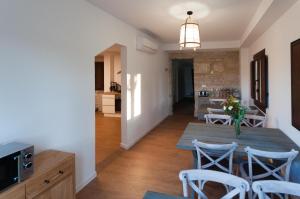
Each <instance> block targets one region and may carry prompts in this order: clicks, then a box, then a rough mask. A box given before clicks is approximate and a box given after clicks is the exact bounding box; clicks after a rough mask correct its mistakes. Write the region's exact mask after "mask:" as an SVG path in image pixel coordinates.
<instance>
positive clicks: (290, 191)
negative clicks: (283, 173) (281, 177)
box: [252, 180, 300, 199]
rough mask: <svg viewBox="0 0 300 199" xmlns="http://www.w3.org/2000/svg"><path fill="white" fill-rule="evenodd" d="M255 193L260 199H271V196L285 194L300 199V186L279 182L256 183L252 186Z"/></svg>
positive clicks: (263, 181)
mask: <svg viewBox="0 0 300 199" xmlns="http://www.w3.org/2000/svg"><path fill="white" fill-rule="evenodd" d="M252 189H253V191H254V192H255V193H256V194H257V195H258V198H259V199H270V197H269V196H268V195H267V193H270V194H285V195H293V196H299V197H300V184H297V183H292V182H283V181H278V180H262V181H256V182H254V183H253V185H252Z"/></svg>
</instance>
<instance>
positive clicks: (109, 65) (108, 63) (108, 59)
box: [104, 53, 114, 92]
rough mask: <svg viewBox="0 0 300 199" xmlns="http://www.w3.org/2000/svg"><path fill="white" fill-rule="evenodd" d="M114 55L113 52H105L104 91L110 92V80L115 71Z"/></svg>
mask: <svg viewBox="0 0 300 199" xmlns="http://www.w3.org/2000/svg"><path fill="white" fill-rule="evenodd" d="M113 69H114V57H113V55H112V54H110V53H107V54H104V92H110V82H111V81H112V77H113V75H114V74H113V73H114V70H113Z"/></svg>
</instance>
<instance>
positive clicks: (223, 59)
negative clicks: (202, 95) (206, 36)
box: [169, 51, 240, 92]
mask: <svg viewBox="0 0 300 199" xmlns="http://www.w3.org/2000/svg"><path fill="white" fill-rule="evenodd" d="M169 57H170V59H191V58H192V59H193V60H194V89H195V92H197V91H200V90H202V86H203V85H206V87H207V89H209V90H210V89H216V88H218V89H222V88H236V89H240V67H239V52H238V51H208V52H176V53H170V54H169Z"/></svg>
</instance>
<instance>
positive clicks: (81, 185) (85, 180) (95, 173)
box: [76, 171, 97, 193]
mask: <svg viewBox="0 0 300 199" xmlns="http://www.w3.org/2000/svg"><path fill="white" fill-rule="evenodd" d="M96 177H97V172H96V171H94V172H92V173H91V174H90V175H89V176H88V177H87V178H86V179H84V180H82V182H81V183H80V184H78V185H76V193H78V192H79V191H81V190H82V189H83V188H84V187H85V186H86V185H88V184H89V183H90V182H91V181H92V180H94V179H95V178H96Z"/></svg>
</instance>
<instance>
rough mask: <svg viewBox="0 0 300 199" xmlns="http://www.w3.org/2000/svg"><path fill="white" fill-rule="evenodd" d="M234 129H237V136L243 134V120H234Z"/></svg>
mask: <svg viewBox="0 0 300 199" xmlns="http://www.w3.org/2000/svg"><path fill="white" fill-rule="evenodd" d="M234 130H235V137H236V138H238V137H239V135H240V134H241V120H239V119H235V120H234Z"/></svg>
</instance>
